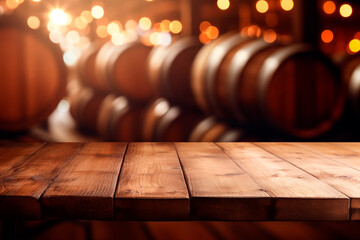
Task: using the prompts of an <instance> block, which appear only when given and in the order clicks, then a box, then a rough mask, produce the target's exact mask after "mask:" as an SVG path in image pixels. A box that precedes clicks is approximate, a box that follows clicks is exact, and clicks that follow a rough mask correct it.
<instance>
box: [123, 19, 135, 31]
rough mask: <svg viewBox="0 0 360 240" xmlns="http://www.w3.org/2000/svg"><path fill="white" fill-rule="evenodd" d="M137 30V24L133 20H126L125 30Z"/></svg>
mask: <svg viewBox="0 0 360 240" xmlns="http://www.w3.org/2000/svg"><path fill="white" fill-rule="evenodd" d="M136 28H137V23H136V21H135V20H128V21H126V23H125V29H126V30H135V29H136Z"/></svg>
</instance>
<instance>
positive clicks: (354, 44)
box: [349, 39, 360, 53]
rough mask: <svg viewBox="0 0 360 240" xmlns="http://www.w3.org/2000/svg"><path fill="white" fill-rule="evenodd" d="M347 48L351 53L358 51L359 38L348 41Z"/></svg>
mask: <svg viewBox="0 0 360 240" xmlns="http://www.w3.org/2000/svg"><path fill="white" fill-rule="evenodd" d="M349 50H350V51H351V52H353V53H357V52H359V51H360V40H359V39H353V40H351V41H350V42H349Z"/></svg>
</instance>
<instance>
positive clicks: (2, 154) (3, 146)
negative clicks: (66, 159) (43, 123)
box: [0, 142, 44, 179]
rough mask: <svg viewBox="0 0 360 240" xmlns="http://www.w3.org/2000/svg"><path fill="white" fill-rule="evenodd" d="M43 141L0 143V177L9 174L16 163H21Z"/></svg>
mask: <svg viewBox="0 0 360 240" xmlns="http://www.w3.org/2000/svg"><path fill="white" fill-rule="evenodd" d="M43 145H44V143H39V142H35V143H0V163H1V164H0V179H4V178H5V177H6V175H9V174H11V172H12V169H14V168H15V166H16V165H17V164H21V163H23V162H24V161H25V159H26V158H28V157H29V156H30V155H31V154H33V153H34V152H35V151H37V150H38V149H39V148H40V147H41V146H43Z"/></svg>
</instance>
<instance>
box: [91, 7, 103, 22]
mask: <svg viewBox="0 0 360 240" xmlns="http://www.w3.org/2000/svg"><path fill="white" fill-rule="evenodd" d="M91 15H92V16H93V17H94V18H95V19H100V18H102V17H103V16H104V9H103V8H102V7H101V6H99V5H96V6H93V7H92V8H91Z"/></svg>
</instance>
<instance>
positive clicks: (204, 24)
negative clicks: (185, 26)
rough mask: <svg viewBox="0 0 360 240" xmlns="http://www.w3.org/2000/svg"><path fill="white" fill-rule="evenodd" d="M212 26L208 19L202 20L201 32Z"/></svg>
mask: <svg viewBox="0 0 360 240" xmlns="http://www.w3.org/2000/svg"><path fill="white" fill-rule="evenodd" d="M210 26H211V23H210V22H208V21H203V22H201V23H200V26H199V29H200V32H205V31H206V29H207V28H208V27H210Z"/></svg>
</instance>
